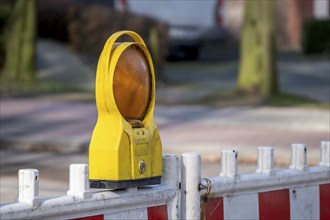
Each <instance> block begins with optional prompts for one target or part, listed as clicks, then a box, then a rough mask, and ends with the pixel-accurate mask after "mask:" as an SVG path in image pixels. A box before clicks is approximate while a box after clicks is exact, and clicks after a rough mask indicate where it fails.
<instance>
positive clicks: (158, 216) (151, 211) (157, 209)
mask: <svg viewBox="0 0 330 220" xmlns="http://www.w3.org/2000/svg"><path fill="white" fill-rule="evenodd" d="M148 220H168V215H167V205H160V206H154V207H148Z"/></svg>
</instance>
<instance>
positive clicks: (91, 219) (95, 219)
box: [71, 215, 104, 220]
mask: <svg viewBox="0 0 330 220" xmlns="http://www.w3.org/2000/svg"><path fill="white" fill-rule="evenodd" d="M71 220H104V215H94V216H88V217H82V218H74V219H71Z"/></svg>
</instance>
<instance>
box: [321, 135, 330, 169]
mask: <svg viewBox="0 0 330 220" xmlns="http://www.w3.org/2000/svg"><path fill="white" fill-rule="evenodd" d="M320 158H321V160H320V163H319V165H320V166H325V167H330V141H322V142H321V154H320Z"/></svg>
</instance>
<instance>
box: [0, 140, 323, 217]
mask: <svg viewBox="0 0 330 220" xmlns="http://www.w3.org/2000/svg"><path fill="white" fill-rule="evenodd" d="M237 157H238V152H237V151H235V150H222V152H221V172H220V174H219V176H215V177H209V178H201V157H200V155H199V154H198V153H194V152H191V153H184V154H182V157H181V163H179V158H178V157H177V156H176V155H163V171H162V173H163V176H162V184H160V185H154V186H146V187H140V188H128V189H125V190H90V189H89V183H88V165H87V164H73V165H71V166H70V184H69V190H68V192H67V195H66V196H62V197H57V198H51V199H44V200H43V199H40V198H39V196H38V195H39V172H38V170H35V169H24V170H20V171H19V196H18V199H17V200H18V201H17V203H12V204H2V205H1V207H0V219H40V218H43V219H89V220H91V219H94V220H96V219H217V220H218V219H330V199H329V198H330V142H329V141H327V142H321V150H320V163H319V165H318V166H313V167H308V166H307V146H306V145H304V144H293V145H292V149H291V165H290V167H289V168H288V169H275V168H274V148H273V147H259V148H258V166H257V170H256V173H251V174H239V173H238V164H237ZM219 167H220V166H219Z"/></svg>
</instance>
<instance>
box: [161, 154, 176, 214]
mask: <svg viewBox="0 0 330 220" xmlns="http://www.w3.org/2000/svg"><path fill="white" fill-rule="evenodd" d="M162 184H165V185H169V186H171V187H173V189H174V190H175V193H176V195H175V197H174V198H173V199H172V200H170V202H169V205H168V213H169V215H168V218H169V219H179V218H180V207H179V206H180V191H179V158H178V156H176V155H175V154H165V155H163V176H162Z"/></svg>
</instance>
